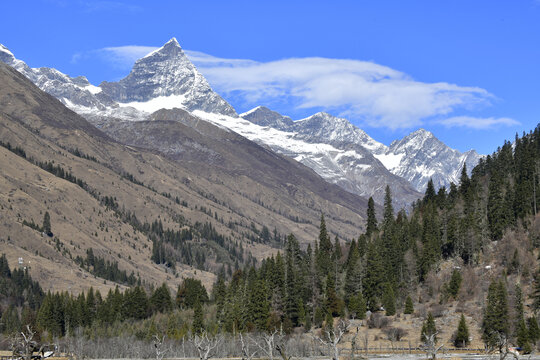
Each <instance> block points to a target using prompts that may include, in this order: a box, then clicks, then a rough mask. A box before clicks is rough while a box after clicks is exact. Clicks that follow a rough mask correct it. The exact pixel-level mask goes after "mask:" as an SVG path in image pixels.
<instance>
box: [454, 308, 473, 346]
mask: <svg viewBox="0 0 540 360" xmlns="http://www.w3.org/2000/svg"><path fill="white" fill-rule="evenodd" d="M467 345H469V328H468V327H467V323H466V322H465V316H464V315H463V314H461V319H460V320H459V324H458V328H457V332H456V336H455V337H454V346H455V347H458V348H459V347H465V346H467Z"/></svg>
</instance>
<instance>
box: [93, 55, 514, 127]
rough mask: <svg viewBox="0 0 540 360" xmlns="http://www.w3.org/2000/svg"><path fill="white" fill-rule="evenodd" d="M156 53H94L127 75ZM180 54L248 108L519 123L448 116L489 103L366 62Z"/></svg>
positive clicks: (380, 119) (401, 123)
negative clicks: (282, 105) (125, 70)
mask: <svg viewBox="0 0 540 360" xmlns="http://www.w3.org/2000/svg"><path fill="white" fill-rule="evenodd" d="M156 49H157V47H152V46H138V45H129V46H120V47H107V48H103V49H100V50H96V53H97V54H98V55H99V56H101V57H102V58H105V59H107V60H108V61H110V62H112V63H114V64H115V65H116V66H119V67H124V68H126V67H129V68H130V67H131V66H132V65H133V63H134V62H135V61H136V60H137V59H139V58H141V57H143V56H145V55H146V54H148V53H149V52H151V51H154V50H156ZM185 53H186V55H187V56H188V57H189V58H190V60H191V61H192V62H193V63H194V64H195V66H197V68H198V69H199V71H200V72H201V73H202V74H203V75H204V76H205V77H206V78H207V80H208V82H209V83H210V84H211V85H212V87H213V88H214V89H215V90H216V91H217V92H218V93H220V94H222V95H225V97H226V98H227V97H229V98H231V97H233V98H234V99H235V101H239V102H240V104H242V105H244V106H246V107H248V106H253V107H254V106H257V105H260V104H261V103H262V104H272V103H280V102H281V103H283V102H286V103H288V104H290V105H291V106H292V107H294V108H297V109H302V108H305V109H309V108H318V109H324V110H325V111H329V112H332V113H335V114H336V115H339V116H345V117H349V118H351V119H353V120H355V122H360V123H362V124H363V125H367V126H371V127H384V128H389V129H392V130H395V129H406V128H413V127H418V126H422V125H425V124H426V123H433V122H435V123H440V124H443V125H445V126H447V127H469V128H473V129H486V128H489V127H494V126H511V125H516V124H518V122H517V121H515V120H513V119H509V118H476V117H468V116H452V114H453V113H454V112H456V111H459V110H473V109H475V108H477V107H480V106H486V105H489V104H490V101H491V100H492V99H493V98H494V96H493V95H492V94H490V93H489V92H488V91H486V90H485V89H482V88H479V87H469V86H459V85H456V84H451V83H447V82H437V83H425V82H421V81H417V80H414V79H413V78H412V77H410V76H409V75H407V74H405V73H403V72H401V71H397V70H394V69H392V68H390V67H387V66H383V65H379V64H376V63H373V62H369V61H360V60H347V59H330V58H321V57H309V58H291V59H283V60H276V61H269V62H258V61H254V60H249V59H227V58H219V57H215V56H212V55H209V54H206V53H203V52H199V51H190V50H186V51H185ZM446 117H449V118H447V119H445V120H441V119H444V118H446Z"/></svg>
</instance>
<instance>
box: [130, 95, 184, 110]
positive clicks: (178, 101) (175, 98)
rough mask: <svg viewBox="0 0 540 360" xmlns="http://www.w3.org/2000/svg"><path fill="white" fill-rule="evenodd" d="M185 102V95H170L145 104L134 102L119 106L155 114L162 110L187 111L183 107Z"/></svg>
mask: <svg viewBox="0 0 540 360" xmlns="http://www.w3.org/2000/svg"><path fill="white" fill-rule="evenodd" d="M185 100H186V97H185V95H169V96H158V97H155V98H153V99H151V100H148V101H144V102H139V101H132V102H128V103H119V105H120V106H122V107H132V108H135V109H137V110H139V111H144V112H147V113H153V112H156V111H158V110H160V109H173V108H180V109H185V106H184V105H183V103H184V101H185Z"/></svg>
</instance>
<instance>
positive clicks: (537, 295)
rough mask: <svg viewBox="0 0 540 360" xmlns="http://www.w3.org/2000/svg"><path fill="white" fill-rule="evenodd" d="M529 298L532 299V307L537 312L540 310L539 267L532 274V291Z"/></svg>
mask: <svg viewBox="0 0 540 360" xmlns="http://www.w3.org/2000/svg"><path fill="white" fill-rule="evenodd" d="M531 298H532V299H533V303H532V309H533V311H534V312H535V313H537V312H538V311H539V310H540V268H539V269H538V271H537V272H536V274H535V275H534V283H533V293H532V295H531Z"/></svg>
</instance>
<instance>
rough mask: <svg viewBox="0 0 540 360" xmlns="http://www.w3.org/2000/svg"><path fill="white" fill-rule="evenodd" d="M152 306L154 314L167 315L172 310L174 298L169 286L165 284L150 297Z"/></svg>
mask: <svg viewBox="0 0 540 360" xmlns="http://www.w3.org/2000/svg"><path fill="white" fill-rule="evenodd" d="M150 306H151V308H152V312H153V313H158V312H161V313H166V312H169V311H171V310H172V308H173V304H172V298H171V293H170V291H169V287H168V286H167V284H165V283H163V284H162V285H161V286H160V287H158V288H157V289H156V290H155V291H154V293H153V294H152V296H151V297H150Z"/></svg>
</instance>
